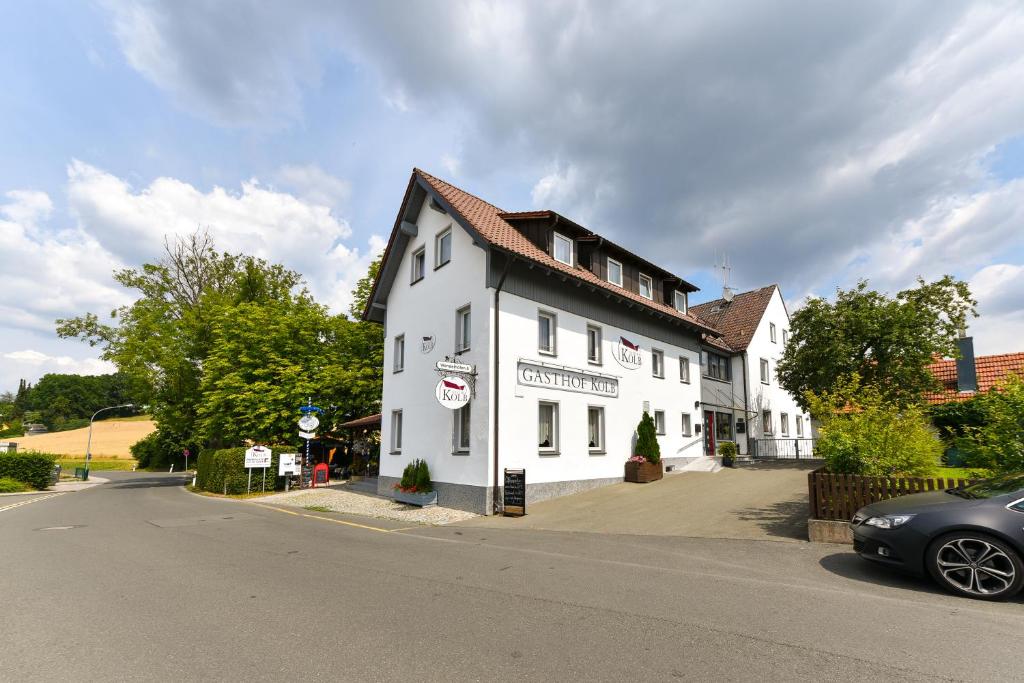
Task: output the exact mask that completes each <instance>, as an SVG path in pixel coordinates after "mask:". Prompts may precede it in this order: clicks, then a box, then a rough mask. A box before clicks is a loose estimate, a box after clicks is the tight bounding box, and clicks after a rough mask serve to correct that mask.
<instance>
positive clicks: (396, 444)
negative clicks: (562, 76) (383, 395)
mask: <svg viewBox="0 0 1024 683" xmlns="http://www.w3.org/2000/svg"><path fill="white" fill-rule="evenodd" d="M403 422H404V418H403V416H402V411H401V409H399V410H392V411H391V452H392V453H393V454H395V455H398V454H400V453H401V452H402V423H403Z"/></svg>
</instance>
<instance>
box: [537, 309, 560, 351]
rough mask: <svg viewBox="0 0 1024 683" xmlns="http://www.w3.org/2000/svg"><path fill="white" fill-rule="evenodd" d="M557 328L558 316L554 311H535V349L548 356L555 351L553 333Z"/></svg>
mask: <svg viewBox="0 0 1024 683" xmlns="http://www.w3.org/2000/svg"><path fill="white" fill-rule="evenodd" d="M557 329H558V318H556V317H555V314H554V313H546V312H544V311H539V312H538V313H537V351H539V352H540V353H543V354H547V355H549V356H553V355H555V353H556V347H555V343H556V339H555V334H556V330H557Z"/></svg>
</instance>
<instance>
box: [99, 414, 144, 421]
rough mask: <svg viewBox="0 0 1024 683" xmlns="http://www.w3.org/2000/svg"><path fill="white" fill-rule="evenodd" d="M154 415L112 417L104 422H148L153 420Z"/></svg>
mask: <svg viewBox="0 0 1024 683" xmlns="http://www.w3.org/2000/svg"><path fill="white" fill-rule="evenodd" d="M152 419H153V416H152V415H132V416H131V417H111V418H107V419H106V420H103V421H104V422H146V421H148V420H152Z"/></svg>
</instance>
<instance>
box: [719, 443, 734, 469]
mask: <svg viewBox="0 0 1024 683" xmlns="http://www.w3.org/2000/svg"><path fill="white" fill-rule="evenodd" d="M718 454H719V455H720V456H722V465H723V466H725V467H732V466H733V465H734V464H735V463H736V444H735V443H733V442H732V441H723V442H722V443H720V444H718Z"/></svg>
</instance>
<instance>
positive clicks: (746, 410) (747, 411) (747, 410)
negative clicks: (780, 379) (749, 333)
mask: <svg viewBox="0 0 1024 683" xmlns="http://www.w3.org/2000/svg"><path fill="white" fill-rule="evenodd" d="M749 379H750V378H749V377H748V376H747V351H746V349H744V351H743V415H744V417H746V418H747V455H752V453H751V452H750V430H751V429H753V425H751V424H750V400H749V399H748V398H747V380H749Z"/></svg>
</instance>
